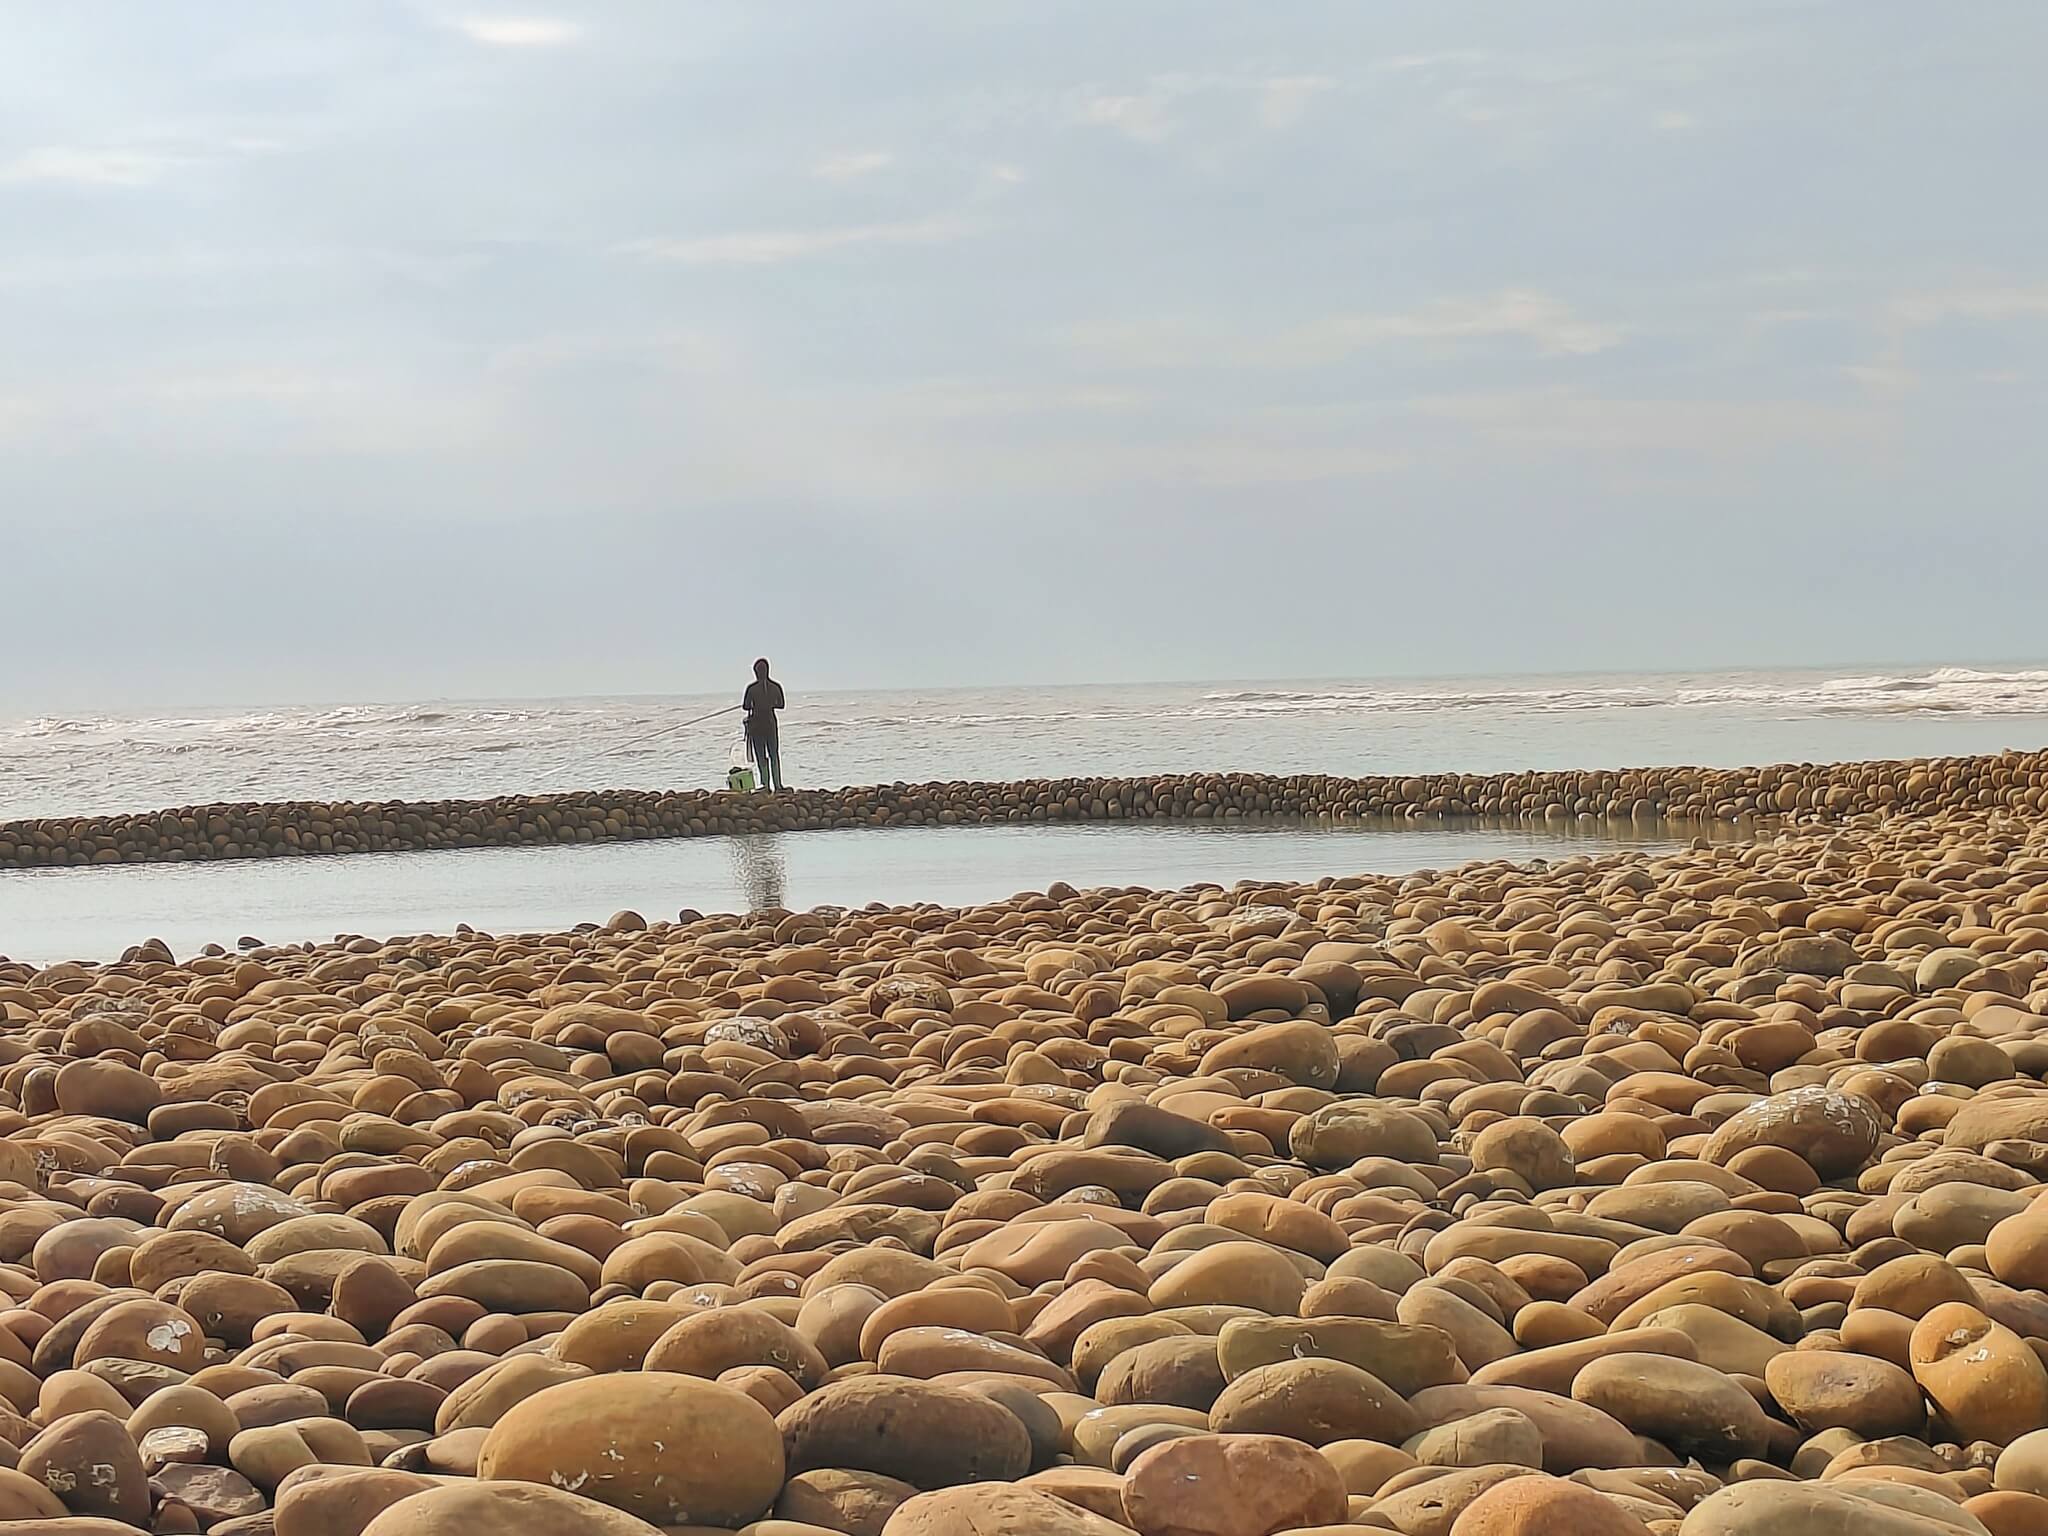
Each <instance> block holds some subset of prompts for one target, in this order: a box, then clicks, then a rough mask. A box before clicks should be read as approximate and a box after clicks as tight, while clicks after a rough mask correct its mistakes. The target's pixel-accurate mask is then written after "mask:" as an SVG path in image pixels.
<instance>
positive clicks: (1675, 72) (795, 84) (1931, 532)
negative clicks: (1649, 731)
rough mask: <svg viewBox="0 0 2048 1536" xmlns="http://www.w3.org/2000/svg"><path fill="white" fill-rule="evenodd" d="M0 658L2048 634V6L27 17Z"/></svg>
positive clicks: (469, 675)
mask: <svg viewBox="0 0 2048 1536" xmlns="http://www.w3.org/2000/svg"><path fill="white" fill-rule="evenodd" d="M0 24H4V27H5V36H6V37H7V39H8V46H7V47H6V49H5V50H4V51H0V555H4V562H0V570H4V586H0V655H4V658H5V664H4V666H0V711H4V712H23V711H31V710H34V711H52V710H72V709H77V710H82V709H86V708H108V707H153V706H161V705H164V704H167V703H171V702H184V703H194V704H199V703H216V702H217V703H236V702H293V701H311V700H331V699H358V698H375V699H385V698H421V697H444V696H482V697H503V696H509V695H518V696H532V695H540V694H574V693H620V692H633V691H660V692H667V691H686V690H691V689H697V688H704V687H715V686H722V685H724V684H725V683H727V682H729V681H730V680H731V679H733V678H734V677H738V678H741V679H744V677H745V675H746V667H747V664H748V663H749V662H750V661H751V660H752V658H753V657H754V656H755V655H757V654H762V653H766V654H769V655H772V656H773V657H775V659H776V663H777V670H778V673H779V674H780V675H782V676H783V677H784V678H785V679H786V680H788V681H790V682H791V683H792V685H793V686H807V687H813V688H822V687H850V686H872V687H881V686H895V685H901V686H929V685H940V684H949V683H958V684H990V683H1004V682H1058V681H1068V680H1102V681H1115V680H1140V679H1186V678H1209V677H1229V678H1236V677H1309V676H1337V675H1342V676H1362V675H1396V674H1419V673H1432V672H1434V673H1467V674H1469V673H1484V672H1498V671H1517V672H1527V671H1545V670H1597V669H1652V668H1695V667H1707V666H1714V665H1769V664H1787V665H1790V664H1800V663H1809V662H1811V663H1817V664H1836V663H1860V662H1880V661H1899V660H1928V661H1965V660H1979V659H2010V658H2022V657H2029V656H2039V655H2041V654H2043V653H2048V640H2044V639H2043V637H2042V635H2041V620H2042V613H2043V604H2042V601H2041V587H2042V579H2043V577H2042V572H2043V571H2044V569H2048V566H2044V562H2043V557H2044V556H2048V508H2044V506H2043V500H2044V489H2048V432H2044V431H2043V429H2042V425H2041V424H2042V422H2043V421H2044V420H2048V200H2044V199H2043V198H2042V196H2041V195H2040V186H2039V171H2038V164H2037V162H2038V158H2039V149H2040V146H2041V144H2042V143H2044V142H2048V92H2043V91H2042V90H2040V88H2039V63H2040V60H2041V59H2042V58H2043V57H2044V56H2048V7H2043V6H2041V5H2040V4H2038V3H2037V0H1979V3H1975V4H1972V5H1969V6H1962V7H1954V8H1951V9H1948V10H1945V11H1944V12H1943V13H1942V18H1941V24H1940V25H1939V26H1930V25H1929V24H1928V12H1927V10H1926V8H1925V7H1924V6H1923V5H1920V4H1916V3H1911V0H1660V3H1658V4H1644V3H1642V0H1552V3H1546V4H1543V5H1531V4H1529V3H1527V0H1471V3H1459V4H1445V3H1443V0H1279V3H1272V4H1247V3H1243V0H1229V3H1218V0H1072V3H1070V0H974V3H972V4H961V3H960V0H730V3H728V0H602V3H599V0H534V3H533V5H532V6H531V7H526V6H524V5H520V6H516V7H513V8H500V7H499V6H497V5H496V4H495V3H493V0H478V3H477V4H475V5H469V4H463V3H445V4H444V3H442V0H293V3H292V4H290V5H279V4H277V3H276V0H180V3H166V0H64V3H63V4H51V3H49V0H0Z"/></svg>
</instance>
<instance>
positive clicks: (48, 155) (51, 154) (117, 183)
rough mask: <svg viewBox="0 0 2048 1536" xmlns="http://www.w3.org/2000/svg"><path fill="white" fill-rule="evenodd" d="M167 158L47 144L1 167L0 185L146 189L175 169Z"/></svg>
mask: <svg viewBox="0 0 2048 1536" xmlns="http://www.w3.org/2000/svg"><path fill="white" fill-rule="evenodd" d="M178 163H179V162H178V161H177V159H175V158H174V157H172V156H169V155H162V154H155V153H151V152H149V151H146V150H133V149H84V148H80V147H77V146H75V145H65V144H46V145H43V146H41V147H40V148H36V149H30V150H25V151H23V152H22V153H21V154H19V155H17V156H15V157H14V158H13V159H12V160H9V161H7V162H6V163H5V164H0V182H17V183H20V182H44V183H51V184H59V185H70V186H78V187H145V186H148V185H149V184H150V183H152V182H154V181H156V180H158V179H159V178H161V177H162V176H163V175H164V173H165V172H167V171H169V170H172V169H173V168H175V167H176V166H177V165H178Z"/></svg>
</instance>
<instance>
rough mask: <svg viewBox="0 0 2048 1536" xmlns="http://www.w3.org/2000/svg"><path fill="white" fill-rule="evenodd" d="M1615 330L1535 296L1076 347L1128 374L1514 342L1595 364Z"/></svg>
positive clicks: (1088, 333)
mask: <svg viewBox="0 0 2048 1536" xmlns="http://www.w3.org/2000/svg"><path fill="white" fill-rule="evenodd" d="M1626 335H1627V333H1626V332H1625V331H1624V330H1623V329H1622V328H1621V327H1620V326H1618V325H1613V324H1610V323H1607V322H1605V321H1600V320H1594V319H1591V318H1588V317H1587V316H1584V315H1581V314H1579V313H1578V312H1577V311H1576V310H1574V309H1573V308H1572V307H1571V306H1570V305H1569V304H1566V303H1565V302H1564V301H1563V300H1561V299H1558V298H1554V297H1552V296H1551V295H1549V294H1545V293H1538V292H1535V291H1532V290H1529V289H1507V290H1504V291H1502V292H1500V293H1495V294H1485V295H1480V296H1476V297H1469V298H1457V299H1442V300H1438V301H1435V302H1433V303H1429V304H1423V305H1419V306H1417V307H1416V308H1414V309H1407V310H1386V311H1377V312H1365V313H1349V314H1335V315H1328V316H1324V317H1323V318H1320V319H1318V320H1316V321H1314V322H1313V323H1311V324H1307V325H1300V326H1295V327H1292V328H1289V329H1285V330H1280V331H1277V332H1274V333H1271V334H1266V335H1250V334H1245V333H1242V332H1222V331H1219V330H1217V329H1216V328H1214V327H1212V326H1208V325H1205V324H1203V323H1201V322H1198V321H1193V320H1188V319H1143V318H1140V319H1133V320H1126V321H1119V322H1116V323H1114V324H1111V325H1104V326H1088V327H1081V328H1078V329H1075V330H1073V331H1070V332H1069V333H1068V335H1067V341H1068V343H1069V345H1071V346H1074V347H1077V348H1080V349H1081V350H1084V351H1090V352H1095V353H1099V354H1101V355H1102V356H1103V357H1104V358H1105V360H1107V361H1108V362H1109V363H1111V364H1112V365H1117V366H1123V367H1129V368H1164V369H1181V368H1196V367H1209V368H1219V367H1220V368H1279V369H1293V368H1321V367H1328V366H1330V365H1332V364H1335V363H1340V362H1342V361H1344V359H1346V358H1348V357H1350V356H1352V355H1353V354H1355V353H1358V352H1363V351H1369V350H1373V349H1379V348H1385V347H1390V346H1399V345H1403V344H1417V345H1428V344H1431V343H1435V344H1447V345H1455V344H1459V343H1468V342H1485V341H1502V340H1505V341H1516V342H1521V343H1523V344H1525V345H1527V346H1530V347H1533V348H1534V349H1535V350H1536V351H1537V352H1539V353H1541V354H1543V355H1544V356H1547V357H1589V356H1592V355H1593V354H1595V353H1599V352H1605V351H1608V350H1610V349H1612V348H1614V347H1617V346H1619V345H1620V344H1621V343H1622V341H1623V340H1624V339H1625V337H1626Z"/></svg>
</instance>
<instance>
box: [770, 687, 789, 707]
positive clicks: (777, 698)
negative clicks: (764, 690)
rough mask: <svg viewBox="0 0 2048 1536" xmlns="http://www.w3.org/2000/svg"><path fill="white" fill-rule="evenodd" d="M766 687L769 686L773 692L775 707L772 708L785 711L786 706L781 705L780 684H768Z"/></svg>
mask: <svg viewBox="0 0 2048 1536" xmlns="http://www.w3.org/2000/svg"><path fill="white" fill-rule="evenodd" d="M768 686H769V687H770V688H773V689H774V690H775V705H774V707H775V708H777V709H786V708H787V707H788V706H787V705H786V704H784V703H783V699H782V684H780V683H770V684H769V685H768Z"/></svg>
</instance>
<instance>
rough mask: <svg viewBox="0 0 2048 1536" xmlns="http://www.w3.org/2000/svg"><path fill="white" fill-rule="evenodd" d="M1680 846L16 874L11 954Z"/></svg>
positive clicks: (1551, 841)
mask: <svg viewBox="0 0 2048 1536" xmlns="http://www.w3.org/2000/svg"><path fill="white" fill-rule="evenodd" d="M1678 835H1679V834H1677V833H1673V832H1670V831H1667V830H1662V829H1655V828H1637V827H1633V826H1631V825H1629V824H1627V823H1617V824H1611V825H1605V824H1603V825H1602V826H1601V827H1599V828H1597V829H1592V830H1576V829H1574V830H1564V829H1550V828H1545V827H1541V826H1531V827H1509V828H1487V827H1467V826H1427V825H1423V826H1416V825H1412V824H1404V825H1399V826H1390V827H1316V826H1301V825H1285V824H1256V825H1249V826H1247V825H1233V826H1219V825H1215V824H1210V823H1204V824H1189V825H1174V826H1157V825H1149V824H1147V825H1135V824H1131V823H1127V822H1118V823H1102V824H1087V825H1075V826H1020V827H1009V826H1002V827H917V828H901V829H893V830H881V829H854V830H846V831H833V832H799V833H785V834H779V835H776V834H769V835H762V836H755V837H727V838H696V839H673V840H667V841H659V842H638V843H602V844H589V845H583V846H578V847H569V848H563V847H537V848H477V849H464V850H454V851H442V852H428V853H374V854H359V855H354V856H351V857H347V858H296V859H269V860H253V861H236V862H222V863H217V864H131V865H115V866H108V867H102V868H96V869H95V868H86V869H48V870H13V871H4V872H0V953H4V954H7V955H10V956H12V957H13V958H15V959H24V960H32V961H36V962H49V961H52V960H57V959H110V958H113V957H115V956H118V955H119V953H120V952H121V951H122V950H123V949H125V948H127V947H128V946H129V945H131V944H135V943H139V942H141V941H142V940H143V939H145V938H150V937H156V938H161V939H163V940H164V941H165V942H166V943H168V944H169V945H170V946H171V948H172V949H173V950H174V951H175V952H177V953H179V954H181V955H182V954H189V953H192V952H194V951H196V950H198V949H199V948H201V947H203V946H204V945H206V944H209V943H215V944H223V945H226V946H228V947H229V948H233V947H234V945H235V943H236V941H237V940H238V939H240V938H241V937H243V936H244V935H249V936H252V937H255V938H259V939H262V940H264V941H265V942H268V943H296V942H299V941H302V940H309V939H331V938H333V937H335V936H336V935H337V934H342V933H361V934H370V935H374V936H377V937H389V936H392V935H395V934H415V933H435V932H438V933H446V932H448V931H450V930H451V929H453V928H454V926H455V925H456V924H457V923H463V922H466V923H469V924H471V925H472V926H474V927H477V928H482V929H484V930H486V931H490V932H519V931H541V930H552V929H561V928H566V927H570V926H573V925H574V924H576V923H579V922H602V921H603V920H604V919H606V918H607V917H609V916H611V914H612V913H614V912H616V911H619V910H621V909H623V908H628V907H630V908H632V909H633V910H635V911H637V912H640V913H642V914H643V915H645V916H648V917H673V916H674V915H675V914H676V913H677V912H678V911H679V910H681V909H682V908H685V907H693V908H696V909H697V910H699V911H703V912H745V911H753V910H757V909H759V908H762V907H789V908H792V909H804V908H809V907H815V906H849V907H852V906H862V905H865V904H867V903H869V902H877V901H879V902H886V903H890V904H897V903H908V902H916V901H930V902H939V903H943V904H946V905H953V906H960V905H971V904H974V903H977V902H985V901H996V900H1001V899H1003V898H1005V897H1008V896H1012V895H1015V894H1017V893H1018V892H1020V891H1027V890H1043V889H1044V888H1045V887H1046V886H1048V885H1050V884H1052V883H1053V882H1054V881H1059V880H1064V881H1066V882H1067V883H1068V884H1070V885H1075V886H1079V887H1083V888H1086V887H1089V886H1104V885H1119V886H1121V885H1141V886H1147V887H1150V888H1153V889H1160V890H1166V889H1177V888H1179V887H1182V886H1186V885H1194V884H1198V883H1203V882H1214V883H1216V884H1220V885H1229V884H1233V883H1235V882H1237V881H1239V880H1251V879H1259V880H1265V879H1273V880H1313V879H1318V878H1320V877H1322V876H1324V875H1341V874H1361V873H1387V874H1405V873H1408V872H1410V871H1413V870H1418V869H1428V868H1443V867H1448V866H1451V865H1456V864H1462V863H1466V862H1468V861H1470V860H1474V859H1510V860H1515V861H1518V862H1519V861H1524V860H1529V859H1537V858H1542V859H1553V860H1554V859H1559V858H1565V857H1569V856H1571V855H1573V854H1578V853H1606V852H1611V851H1613V850H1615V849H1617V848H1622V847H1630V848H1639V849H1646V850H1655V849H1662V848H1667V847H1669V846H1671V845H1672V842H1673V840H1674V839H1675V838H1676V837H1677V836H1678ZM1687 835H1690V834H1689V833H1688V834H1687ZM1716 835H1722V836H1727V835H1733V834H1732V832H1730V831H1729V830H1728V829H1720V831H1719V832H1718V833H1717V834H1716Z"/></svg>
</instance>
